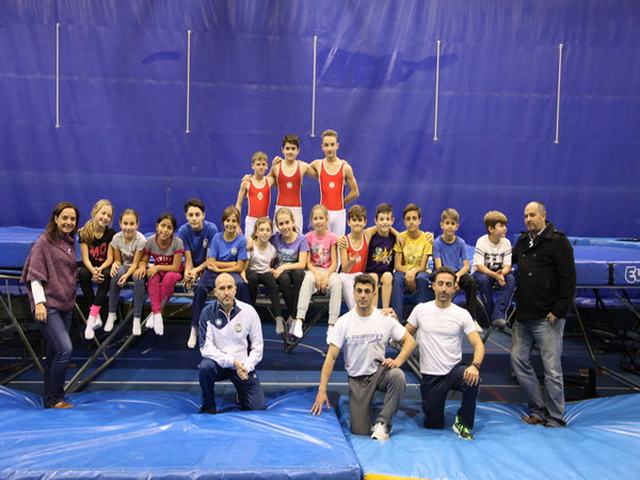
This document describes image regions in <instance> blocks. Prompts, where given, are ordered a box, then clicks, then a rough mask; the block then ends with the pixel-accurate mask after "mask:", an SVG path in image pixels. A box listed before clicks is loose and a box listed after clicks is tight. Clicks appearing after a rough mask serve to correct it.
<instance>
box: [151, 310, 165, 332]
mask: <svg viewBox="0 0 640 480" xmlns="http://www.w3.org/2000/svg"><path fill="white" fill-rule="evenodd" d="M153 331H154V332H156V335H164V322H163V319H162V314H161V313H154V314H153Z"/></svg>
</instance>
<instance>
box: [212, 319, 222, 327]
mask: <svg viewBox="0 0 640 480" xmlns="http://www.w3.org/2000/svg"><path fill="white" fill-rule="evenodd" d="M214 323H215V324H216V327H218V328H220V327H221V326H222V319H221V318H216V320H215V322H214Z"/></svg>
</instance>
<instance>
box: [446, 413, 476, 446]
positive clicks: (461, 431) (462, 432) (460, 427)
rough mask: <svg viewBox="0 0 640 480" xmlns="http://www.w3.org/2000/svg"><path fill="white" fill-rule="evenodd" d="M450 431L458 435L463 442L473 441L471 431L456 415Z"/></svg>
mask: <svg viewBox="0 0 640 480" xmlns="http://www.w3.org/2000/svg"><path fill="white" fill-rule="evenodd" d="M451 429H452V430H453V431H454V432H456V433H457V434H458V437H460V438H462V439H463V440H473V434H472V433H471V429H470V428H469V427H467V426H466V425H465V424H464V423H462V420H460V417H459V416H458V415H456V420H455V421H454V422H453V426H452V427H451Z"/></svg>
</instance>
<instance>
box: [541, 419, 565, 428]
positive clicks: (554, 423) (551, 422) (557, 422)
mask: <svg viewBox="0 0 640 480" xmlns="http://www.w3.org/2000/svg"><path fill="white" fill-rule="evenodd" d="M544 426H545V427H549V428H562V427H566V426H567V423H566V422H565V421H564V420H562V419H561V418H560V419H558V418H553V417H547V418H546V419H545V420H544Z"/></svg>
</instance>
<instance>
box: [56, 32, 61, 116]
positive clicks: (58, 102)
mask: <svg viewBox="0 0 640 480" xmlns="http://www.w3.org/2000/svg"><path fill="white" fill-rule="evenodd" d="M55 126H56V128H60V22H58V23H56V125H55Z"/></svg>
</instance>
